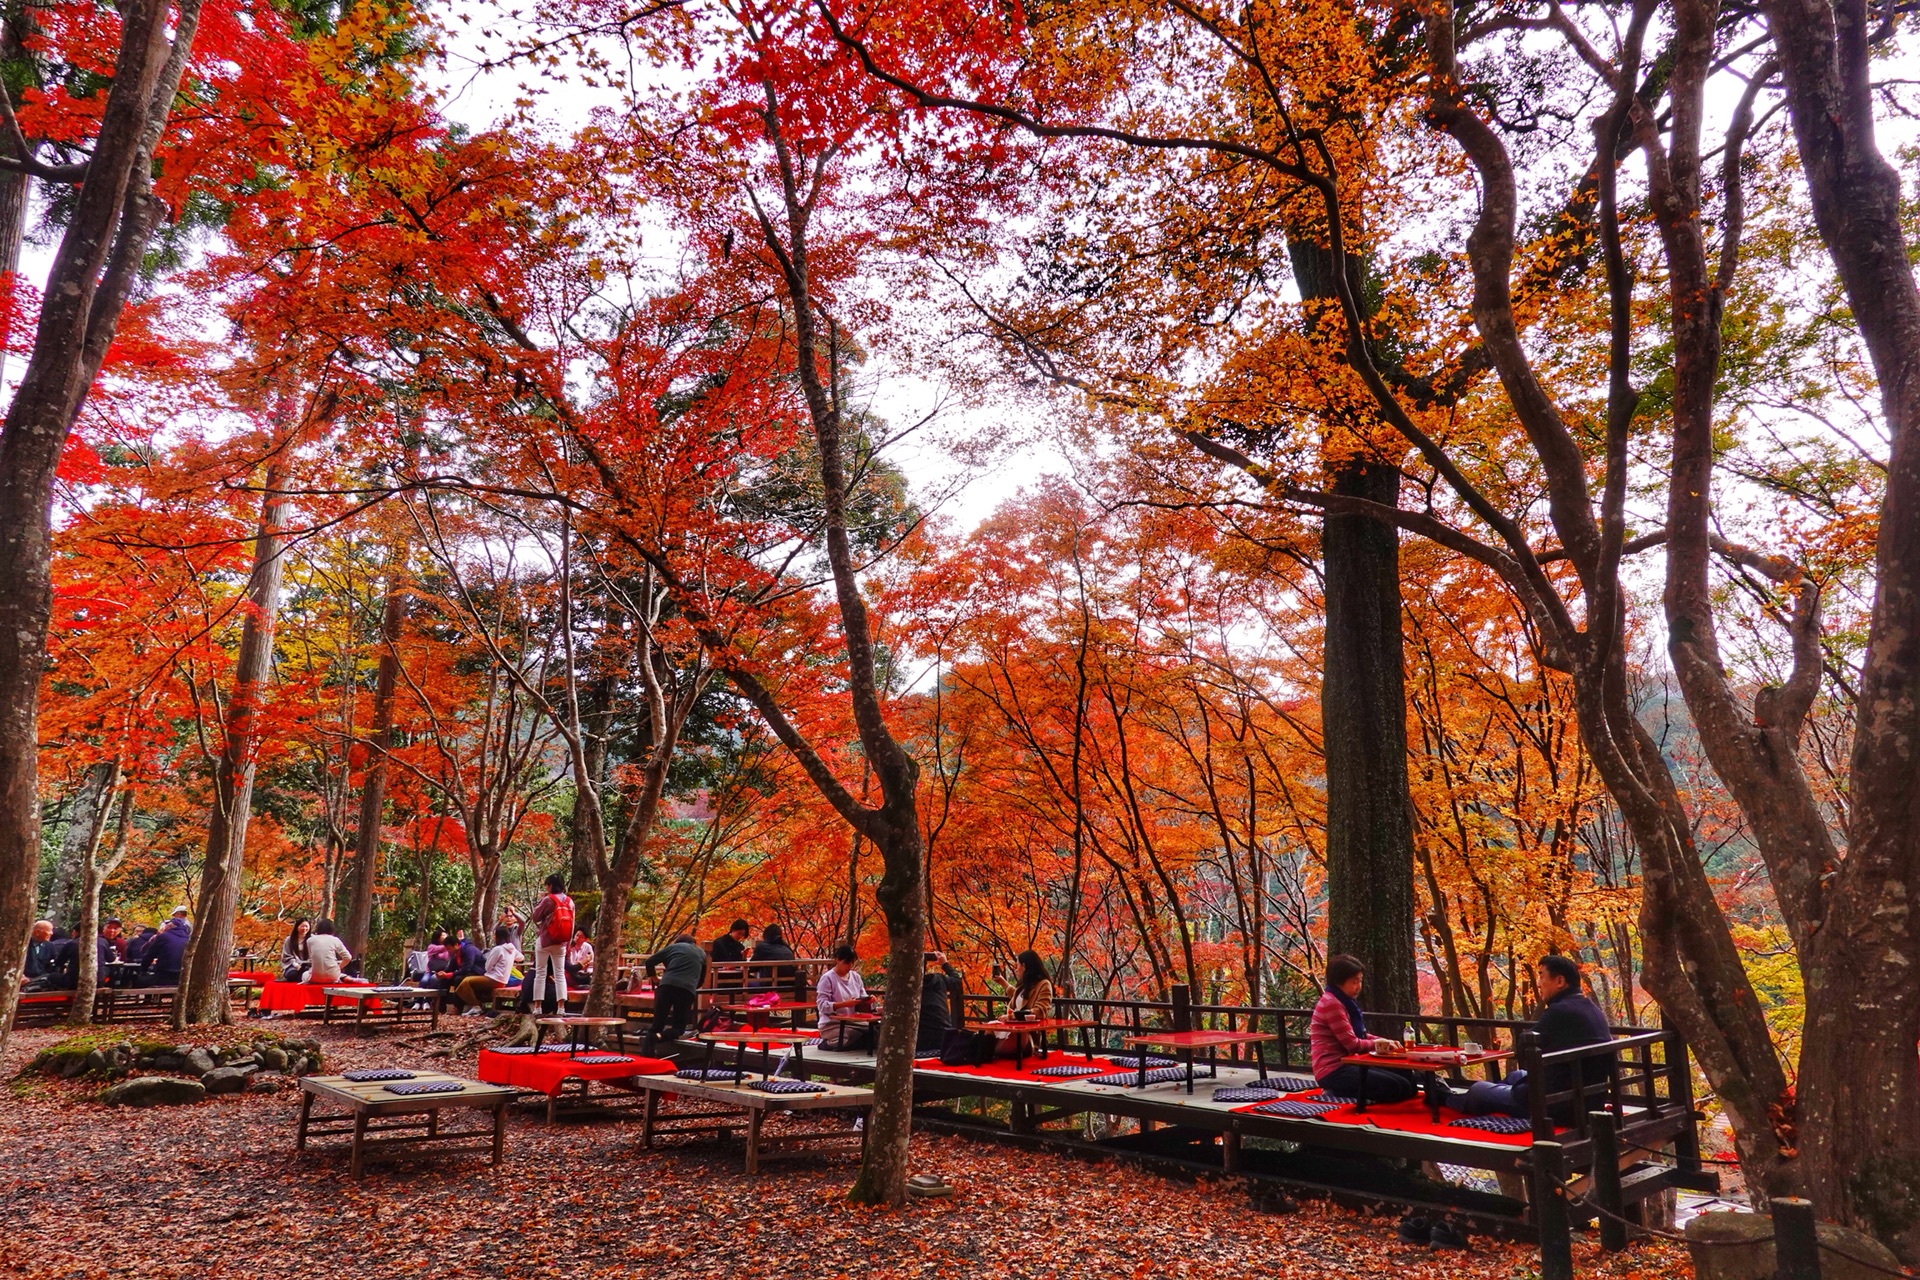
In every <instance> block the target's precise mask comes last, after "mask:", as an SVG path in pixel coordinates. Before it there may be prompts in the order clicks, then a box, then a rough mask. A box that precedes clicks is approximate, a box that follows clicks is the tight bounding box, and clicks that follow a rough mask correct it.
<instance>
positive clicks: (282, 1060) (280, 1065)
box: [260, 1044, 287, 1071]
mask: <svg viewBox="0 0 1920 1280" xmlns="http://www.w3.org/2000/svg"><path fill="white" fill-rule="evenodd" d="M260 1065H261V1066H262V1067H264V1068H266V1069H267V1070H268V1071H285V1070H286V1069H287V1051H286V1050H285V1049H282V1048H281V1047H280V1046H279V1045H276V1044H270V1045H267V1046H266V1047H265V1048H263V1049H261V1050H260Z"/></svg>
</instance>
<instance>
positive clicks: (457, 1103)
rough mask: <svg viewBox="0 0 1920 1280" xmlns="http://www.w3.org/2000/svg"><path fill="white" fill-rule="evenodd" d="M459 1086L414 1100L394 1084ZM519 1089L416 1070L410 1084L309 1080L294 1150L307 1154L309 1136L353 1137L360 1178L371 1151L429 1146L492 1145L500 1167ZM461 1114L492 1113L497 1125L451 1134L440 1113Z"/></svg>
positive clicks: (304, 1081)
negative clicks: (325, 1110) (324, 1110)
mask: <svg viewBox="0 0 1920 1280" xmlns="http://www.w3.org/2000/svg"><path fill="white" fill-rule="evenodd" d="M395 1083H400V1084H428V1083H433V1084H457V1085H459V1086H460V1088H459V1089H458V1090H457V1091H450V1092H446V1093H427V1094H418V1095H413V1096H408V1095H403V1094H397V1093H393V1092H391V1091H390V1090H389V1089H388V1085H390V1084H395ZM513 1092H514V1091H513V1090H512V1089H503V1088H501V1087H500V1086H498V1085H491V1084H481V1083H480V1082H479V1081H478V1080H463V1079H461V1078H460V1077H458V1076H450V1075H445V1074H442V1073H441V1072H438V1071H415V1072H413V1073H412V1078H411V1079H410V1080H406V1081H390V1080H367V1081H355V1080H349V1079H347V1078H346V1077H345V1076H304V1077H302V1078H301V1080H300V1129H299V1132H298V1134H297V1135H296V1136H295V1138H294V1148H293V1149H294V1150H295V1151H296V1152H304V1151H305V1150H306V1149H307V1139H308V1138H309V1137H315V1136H324V1135H332V1134H342V1133H350V1134H351V1135H352V1141H351V1144H350V1147H349V1150H350V1152H351V1158H350V1162H349V1167H350V1169H351V1171H352V1173H353V1176H354V1177H355V1178H358V1177H360V1176H361V1173H362V1170H363V1167H364V1156H365V1153H366V1152H367V1151H368V1150H369V1149H385V1148H394V1147H398V1148H402V1149H404V1148H406V1147H408V1146H415V1145H420V1144H424V1143H438V1144H440V1145H441V1146H442V1147H463V1146H483V1145H490V1146H491V1147H492V1149H493V1163H494V1164H496V1165H498V1164H499V1163H500V1157H501V1154H502V1152H503V1151H504V1150H505V1147H506V1137H507V1104H508V1103H509V1102H511V1101H513ZM315 1102H330V1103H333V1104H336V1105H338V1106H340V1107H342V1108H344V1109H345V1113H344V1114H338V1115H321V1116H315V1115H314V1114H313V1107H314V1103H315ZM446 1110H455V1111H462V1110H466V1111H475V1110H477V1111H491V1112H493V1126H492V1128H491V1130H488V1129H457V1130H454V1131H452V1132H446V1131H444V1130H442V1129H441V1127H440V1113H441V1112H442V1111H446Z"/></svg>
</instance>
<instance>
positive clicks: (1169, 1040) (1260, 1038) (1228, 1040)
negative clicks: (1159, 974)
mask: <svg viewBox="0 0 1920 1280" xmlns="http://www.w3.org/2000/svg"><path fill="white" fill-rule="evenodd" d="M1279 1038H1280V1037H1279V1036H1277V1035H1273V1034H1271V1033H1270V1032H1266V1031H1149V1032H1147V1033H1145V1034H1143V1035H1137V1036H1128V1037H1127V1038H1126V1039H1125V1041H1124V1042H1123V1043H1125V1044H1129V1045H1133V1046H1135V1047H1136V1048H1137V1049H1138V1050H1139V1054H1140V1084H1139V1087H1140V1088H1142V1089H1144V1088H1146V1087H1147V1054H1146V1049H1147V1046H1149V1045H1151V1046H1154V1047H1156V1048H1161V1049H1171V1050H1173V1051H1174V1052H1176V1053H1178V1054H1179V1055H1180V1059H1181V1061H1182V1062H1184V1063H1186V1067H1187V1092H1188V1093H1192V1092H1193V1051H1194V1050H1195V1049H1224V1048H1229V1047H1231V1046H1235V1045H1250V1046H1252V1048H1253V1061H1254V1066H1255V1068H1256V1069H1257V1070H1258V1071H1259V1072H1260V1078H1261V1079H1262V1080H1265V1079H1266V1078H1267V1059H1266V1055H1265V1054H1264V1053H1262V1051H1261V1046H1262V1045H1264V1044H1266V1043H1267V1042H1268V1041H1271V1040H1278V1039H1279ZM1207 1074H1208V1075H1209V1076H1218V1075H1219V1074H1220V1070H1219V1068H1218V1066H1216V1065H1215V1064H1214V1063H1213V1061H1212V1060H1211V1059H1210V1060H1209V1061H1208V1063H1207Z"/></svg>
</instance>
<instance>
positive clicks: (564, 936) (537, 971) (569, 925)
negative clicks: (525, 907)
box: [533, 874, 573, 1015]
mask: <svg viewBox="0 0 1920 1280" xmlns="http://www.w3.org/2000/svg"><path fill="white" fill-rule="evenodd" d="M566 889H567V882H566V880H564V879H563V878H562V877H560V876H559V875H557V874H556V875H550V876H548V877H547V896H546V897H544V898H542V899H540V902H539V905H537V906H535V907H534V909H533V927H534V929H535V930H536V933H535V934H534V938H535V942H534V948H533V994H534V996H535V998H537V999H539V1000H540V1001H541V1002H542V1003H541V1008H542V1009H543V1010H545V1012H546V1013H547V1014H549V1015H551V1014H553V1013H554V1012H555V997H554V996H551V995H548V993H547V975H548V974H549V973H551V974H552V975H553V990H554V992H555V993H556V994H557V996H558V1005H559V1008H560V1009H561V1010H562V1011H564V1010H565V1008H566V1005H567V944H568V943H570V942H572V941H573V899H572V898H569V897H568V896H567V893H566Z"/></svg>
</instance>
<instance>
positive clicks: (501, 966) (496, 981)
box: [453, 921, 526, 1014]
mask: <svg viewBox="0 0 1920 1280" xmlns="http://www.w3.org/2000/svg"><path fill="white" fill-rule="evenodd" d="M469 945H471V944H469ZM524 959H526V957H525V956H523V955H521V954H520V948H519V946H518V945H517V944H516V943H515V942H514V940H513V926H512V925H509V924H507V923H506V922H505V921H502V922H501V923H499V924H497V925H495V926H493V946H492V947H491V948H490V949H489V950H488V951H487V958H486V964H485V967H484V969H483V970H482V971H481V972H480V973H477V974H472V975H470V976H468V977H465V978H462V979H460V981H459V982H457V983H455V984H454V988H453V999H454V1003H456V1004H459V1005H463V1006H465V1007H464V1008H463V1009H462V1010H461V1012H463V1013H466V1014H477V1013H484V1012H485V1011H486V1007H487V1005H488V1004H489V1003H490V1002H491V1001H492V1000H493V993H494V992H496V991H498V990H499V989H500V988H502V987H506V986H511V985H513V984H512V978H513V966H514V965H516V964H518V963H519V962H520V961H522V960H524Z"/></svg>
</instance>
